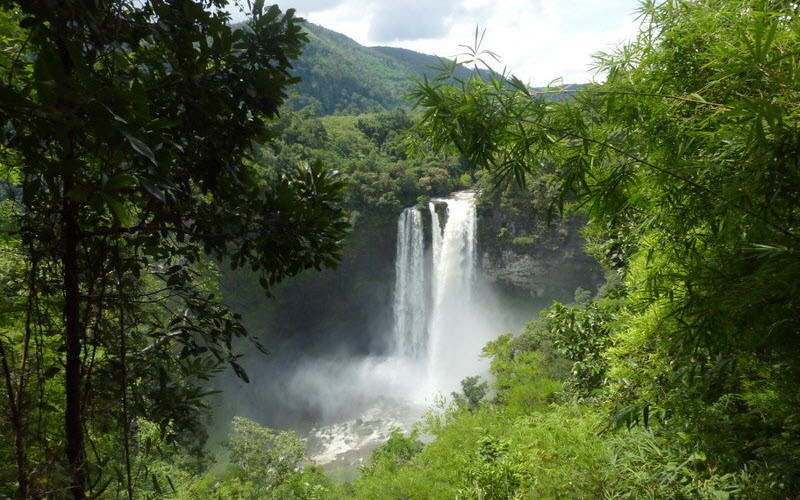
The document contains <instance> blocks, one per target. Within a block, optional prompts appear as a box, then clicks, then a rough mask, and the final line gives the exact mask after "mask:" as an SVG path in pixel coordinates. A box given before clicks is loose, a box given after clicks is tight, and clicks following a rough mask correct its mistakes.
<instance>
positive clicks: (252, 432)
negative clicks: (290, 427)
mask: <svg viewBox="0 0 800 500" xmlns="http://www.w3.org/2000/svg"><path fill="white" fill-rule="evenodd" d="M232 427H233V430H232V432H231V436H230V437H229V438H228V443H227V445H226V446H227V448H228V451H229V452H230V457H231V463H233V464H235V465H237V466H238V467H240V468H241V469H242V472H243V475H244V477H245V478H247V479H248V480H250V481H254V482H257V483H259V484H260V485H263V486H264V487H265V488H266V489H267V490H270V489H272V488H274V487H275V486H276V485H278V484H279V483H281V482H283V481H284V480H285V479H286V477H287V476H288V475H289V474H291V473H292V472H294V471H295V470H296V469H297V468H298V464H299V463H300V461H301V460H303V458H304V457H305V453H306V446H305V443H303V442H302V441H301V440H300V439H299V438H298V437H297V436H296V435H295V434H294V433H293V432H290V431H281V432H274V431H272V430H271V429H267V428H264V427H261V426H260V425H258V424H257V423H255V422H253V421H252V420H248V419H246V418H244V417H234V419H233V423H232Z"/></svg>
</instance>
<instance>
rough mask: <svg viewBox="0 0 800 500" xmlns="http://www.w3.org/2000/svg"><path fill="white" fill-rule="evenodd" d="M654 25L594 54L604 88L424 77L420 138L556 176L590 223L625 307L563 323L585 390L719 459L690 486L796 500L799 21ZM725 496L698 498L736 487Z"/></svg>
mask: <svg viewBox="0 0 800 500" xmlns="http://www.w3.org/2000/svg"><path fill="white" fill-rule="evenodd" d="M642 14H643V16H642V22H643V24H642V28H641V31H640V34H639V36H638V37H637V38H636V39H635V40H634V41H632V42H631V43H629V44H627V45H625V46H623V47H621V48H620V49H619V50H617V51H615V52H613V53H609V54H599V55H598V58H597V61H598V66H599V68H600V69H601V70H602V71H604V72H605V74H606V75H607V78H606V81H605V82H603V83H598V84H592V85H587V86H584V87H582V88H580V89H571V88H552V89H546V90H543V91H537V90H532V89H530V88H528V87H527V86H526V85H525V84H524V83H523V82H522V81H520V80H519V79H516V78H514V77H511V76H507V75H503V74H496V73H495V74H492V75H490V76H489V77H481V76H477V75H476V76H473V77H470V78H460V77H457V76H454V75H453V74H452V72H449V71H444V72H443V73H442V74H441V75H439V76H436V77H434V78H431V79H423V80H422V81H421V82H419V84H418V86H417V89H416V91H415V93H414V96H415V98H416V99H417V102H418V105H419V106H420V107H422V108H423V115H422V121H421V122H420V130H421V133H422V134H423V135H424V136H425V137H426V138H427V141H428V143H429V144H430V145H431V146H432V147H433V148H434V149H437V150H447V151H451V152H457V153H458V154H461V155H462V156H464V157H465V158H466V159H467V160H468V161H469V162H470V164H471V165H472V166H473V167H475V168H480V169H485V170H486V171H487V172H488V173H490V174H491V175H492V176H493V177H494V178H495V179H498V180H499V181H501V182H503V181H507V180H514V181H515V182H516V183H517V184H521V185H524V184H526V183H527V181H528V180H529V177H530V176H534V175H535V176H537V178H538V176H540V175H541V174H542V173H545V174H548V175H549V179H551V181H552V182H553V183H554V185H555V187H556V189H555V190H554V191H553V192H554V193H555V194H556V198H555V199H554V200H553V206H554V207H555V208H560V209H562V210H564V209H570V208H572V209H574V208H576V207H579V208H580V210H582V211H583V212H584V213H586V214H587V216H588V219H589V225H588V227H587V229H586V236H587V238H588V240H589V248H590V249H591V250H592V252H593V253H594V255H596V256H597V257H598V259H599V260H600V261H601V262H602V263H603V264H604V265H605V267H606V269H607V270H608V271H609V272H611V273H613V274H614V275H617V276H618V277H619V278H621V279H622V283H623V286H622V287H620V288H619V289H618V291H619V294H618V296H617V299H618V300H619V301H620V304H619V307H617V308H611V309H608V308H606V307H604V306H603V305H602V304H599V303H591V302H590V303H589V304H587V305H585V306H580V307H566V308H564V307H562V308H558V307H556V308H555V309H553V314H555V316H554V317H553V318H551V321H552V324H553V327H554V328H556V329H558V330H560V332H561V333H560V334H559V335H560V336H561V338H563V340H562V342H563V344H561V349H562V350H563V352H564V353H565V354H566V355H567V356H568V357H570V358H571V359H572V360H573V361H574V362H575V375H576V376H577V377H576V378H575V379H574V383H575V384H577V386H576V389H578V391H579V393H580V394H583V395H584V396H585V395H588V394H591V393H594V392H596V391H599V392H600V393H601V394H598V395H600V396H602V398H601V399H603V400H605V401H606V405H607V406H606V409H607V410H608V411H609V412H610V414H611V415H613V418H612V421H613V422H615V423H617V424H622V425H627V426H631V425H635V424H637V423H641V424H644V425H648V424H652V423H653V421H654V420H656V419H654V418H652V417H654V416H657V417H658V419H657V420H658V421H659V422H660V424H662V425H664V426H665V428H666V429H669V430H671V433H668V434H667V436H672V439H670V438H667V445H668V446H672V445H673V444H675V442H674V441H673V440H674V439H675V436H678V435H679V433H684V434H685V435H686V436H688V439H689V440H690V442H691V443H693V445H694V446H695V447H696V448H697V450H700V451H702V453H703V454H702V455H701V454H697V455H695V456H696V457H705V458H704V459H703V460H699V459H698V460H699V462H702V466H698V467H694V466H692V468H693V470H694V472H693V473H692V474H693V475H692V476H691V477H692V479H691V481H690V482H691V483H692V484H695V485H697V484H701V483H703V481H709V483H708V484H712V483H713V482H714V481H723V482H724V481H726V480H728V479H730V480H731V481H734V482H735V481H739V480H740V479H742V478H745V477H747V478H749V479H747V481H749V482H752V483H753V484H769V485H770V486H769V488H768V490H760V491H761V493H762V494H765V495H767V496H775V497H786V496H795V495H797V493H798V491H800V481H798V478H800V447H799V446H798V441H797V439H796V437H795V436H797V435H798V432H797V418H796V415H797V413H796V408H797V407H798V404H799V403H800V402H799V401H798V399H797V398H798V393H797V391H796V387H797V385H798V383H800V379H798V376H799V374H800V365H798V359H800V358H798V356H797V353H798V352H799V351H798V350H799V349H800V344H799V343H798V337H797V335H796V333H797V331H798V329H800V324H798V321H799V320H798V318H800V314H798V313H800V311H798V304H800V300H798V293H799V292H800V288H798V287H797V286H796V283H798V282H799V280H798V278H800V260H798V253H800V246H799V243H800V235H798V232H797V224H796V221H797V219H798V215H800V214H799V213H798V207H800V203H798V201H800V200H799V199H798V196H800V195H799V194H798V193H800V189H799V188H800V185H798V179H800V175H798V172H800V171H799V170H798V166H799V165H800V164H798V161H797V158H798V157H800V155H798V147H800V142H799V141H798V138H799V137H800V135H798V130H800V122H798V119H800V114H798V111H797V109H798V108H797V106H796V105H795V104H796V102H797V101H798V98H799V97H800V85H799V84H798V80H797V72H796V67H795V66H796V65H795V62H794V57H793V55H794V54H797V53H798V51H800V38H798V33H800V32H798V30H797V29H796V26H797V14H798V13H797V7H796V6H795V5H794V4H786V3H780V2H770V1H764V0H701V1H684V0H669V1H666V2H661V3H658V4H657V3H656V2H650V1H648V2H644V3H643V4H642ZM712 33H713V35H711V34H712ZM476 51H477V49H476ZM553 95H568V96H569V97H570V98H569V99H560V100H559V99H553V98H552V96H553ZM497 346H499V344H498V345H496V347H497ZM698 453H699V451H698ZM691 456H693V455H692V454H691V453H690V454H689V455H688V457H691ZM688 457H686V458H684V460H688ZM696 461H697V460H696ZM699 462H698V463H699ZM678 463H682V462H678ZM690 463H691V461H690ZM753 463H757V464H762V465H757V466H755V467H753V466H752V465H751V464H753ZM746 469H747V472H744V471H745V470H746ZM687 477H688V476H687ZM725 478H727V479H725ZM736 478H739V479H736ZM680 481H682V479H679V476H674V477H673V478H672V479H669V480H668V481H667V483H670V482H673V483H679V482H680ZM665 488H667V487H666V486H665ZM714 488H716V487H714ZM714 488H711V489H709V490H707V491H706V490H702V488H701V489H694V490H692V489H689V490H687V492H686V493H685V494H687V495H689V496H694V495H704V494H709V495H710V494H716V493H715V492H717V493H719V494H720V495H723V496H724V494H728V493H732V492H734V490H735V489H731V490H730V491H729V490H727V489H725V488H721V489H716V490H715V489H714ZM701 490H702V491H701ZM664 491H665V490H664ZM703 491H705V492H703ZM767 491H768V493H766V492H767Z"/></svg>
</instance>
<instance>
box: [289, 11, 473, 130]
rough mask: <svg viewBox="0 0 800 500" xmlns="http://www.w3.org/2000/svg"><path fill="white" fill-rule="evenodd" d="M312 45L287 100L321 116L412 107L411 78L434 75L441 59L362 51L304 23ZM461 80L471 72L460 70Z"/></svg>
mask: <svg viewBox="0 0 800 500" xmlns="http://www.w3.org/2000/svg"><path fill="white" fill-rule="evenodd" d="M303 28H304V31H305V33H306V34H307V36H308V39H309V43H308V46H307V47H306V49H305V51H304V53H303V56H302V57H300V58H299V59H298V60H297V63H296V64H295V65H294V66H295V67H294V69H293V70H292V74H293V75H294V76H297V77H298V78H300V82H299V84H298V85H297V86H296V87H295V88H296V92H295V95H293V96H292V98H291V99H290V100H289V105H290V106H291V107H292V109H294V110H301V109H303V108H311V109H313V110H314V114H315V115H317V116H327V115H332V114H337V115H359V114H364V113H383V112H387V111H388V112H391V111H392V110H394V109H397V108H406V109H407V108H408V107H410V105H409V103H408V102H407V100H406V99H405V95H406V94H407V93H408V92H409V91H410V90H411V88H412V85H413V81H412V78H413V77H417V76H422V75H423V74H426V73H434V72H435V70H434V69H432V68H433V67H435V66H437V65H438V64H439V58H437V57H436V56H431V55H427V54H421V53H419V52H414V51H411V50H405V49H397V48H394V47H364V46H362V45H359V44H358V43H356V42H355V41H353V40H351V39H350V38H348V37H346V36H344V35H342V34H340V33H336V32H334V31H331V30H328V29H325V28H323V27H322V26H318V25H315V24H312V23H304V25H303ZM456 71H457V73H458V74H460V75H464V76H466V75H468V74H469V73H470V71H469V70H468V69H466V68H464V67H459V68H457V69H456Z"/></svg>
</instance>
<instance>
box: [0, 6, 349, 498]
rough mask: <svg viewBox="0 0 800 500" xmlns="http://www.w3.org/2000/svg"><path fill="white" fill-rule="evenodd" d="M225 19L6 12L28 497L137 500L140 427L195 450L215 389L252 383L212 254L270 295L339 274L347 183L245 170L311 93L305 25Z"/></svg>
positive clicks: (22, 451)
mask: <svg viewBox="0 0 800 500" xmlns="http://www.w3.org/2000/svg"><path fill="white" fill-rule="evenodd" d="M225 4H226V1H225V0H202V1H201V0H147V1H138V0H137V1H133V0H103V1H86V0H71V1H67V2H55V1H52V2H51V1H44V2H28V1H15V0H3V1H0V9H1V10H0V14H1V15H2V23H0V28H2V29H3V30H4V32H3V33H2V38H1V41H2V43H3V44H4V46H3V50H2V51H0V52H1V54H0V66H1V67H2V72H3V74H2V82H1V83H0V121H2V123H3V124H4V125H3V131H2V146H0V152H1V153H2V160H0V172H1V175H2V181H3V185H4V187H5V188H6V191H7V193H6V195H5V196H6V203H8V206H9V207H10V208H9V210H8V211H7V216H6V217H5V218H4V220H3V227H4V230H5V232H4V240H3V241H4V244H5V245H9V246H11V247H13V251H14V252H18V253H19V254H21V255H23V256H24V262H22V263H18V262H17V263H15V265H16V268H15V270H14V271H13V272H12V273H11V274H9V275H8V277H9V279H10V281H8V282H7V284H6V285H5V287H6V289H8V290H9V291H10V294H9V295H7V296H5V297H4V298H3V300H4V308H7V310H8V311H9V312H10V315H9V316H8V317H7V319H6V318H4V325H3V327H4V330H3V332H2V336H1V337H0V358H2V362H3V363H2V369H3V376H4V379H5V384H4V389H5V399H6V402H7V405H6V406H4V411H3V419H4V420H5V421H7V422H10V423H11V424H12V425H11V426H10V427H11V428H12V434H13V435H14V438H13V443H12V444H11V448H12V449H13V450H14V453H13V455H14V456H15V457H16V458H15V461H16V473H17V478H16V487H17V489H18V495H19V496H20V497H22V498H27V497H45V496H51V495H53V494H56V493H54V492H55V491H57V490H59V489H62V488H66V489H67V490H68V491H69V492H70V494H71V495H72V496H73V497H74V498H84V497H85V496H86V495H87V494H89V493H91V494H92V495H93V496H94V495H97V494H100V493H102V491H103V490H104V489H105V488H107V487H108V485H109V484H110V483H111V482H112V481H114V479H115V478H119V477H126V478H127V479H126V481H124V482H126V483H127V490H128V491H127V493H128V496H129V497H132V495H133V492H132V486H131V471H130V460H129V455H130V448H131V447H132V446H136V445H137V443H136V442H135V440H133V439H132V434H133V433H134V429H133V426H134V425H135V424H134V422H135V417H137V416H144V417H147V418H150V419H153V420H155V421H157V422H158V423H159V424H160V426H161V429H162V432H163V433H164V434H165V435H167V436H168V437H169V436H172V438H173V439H179V438H181V436H185V434H183V433H184V431H186V430H189V431H191V433H192V434H194V435H195V437H199V434H200V433H201V426H200V425H199V420H198V419H199V417H200V411H201V409H202V398H203V395H204V394H205V392H204V390H203V389H202V385H203V380H204V379H207V378H208V377H209V376H210V375H211V374H212V373H213V371H214V370H216V369H217V368H218V367H219V366H220V364H221V363H224V362H227V363H229V364H230V365H231V366H232V367H233V368H234V369H235V370H236V371H237V373H238V374H239V375H240V376H242V377H243V378H246V375H245V374H244V372H243V371H242V370H241V368H240V367H239V366H238V364H236V355H235V354H234V352H233V350H232V341H233V339H234V338H235V337H241V336H244V335H245V331H244V328H243V327H242V325H241V324H240V322H239V318H238V316H237V315H235V314H234V313H232V312H231V311H229V310H228V309H227V308H226V307H225V305H224V303H223V302H222V300H221V299H220V298H219V297H218V294H216V293H214V290H213V286H212V284H211V283H209V282H208V281H207V280H204V276H207V270H208V269H209V266H210V265H211V264H210V263H209V261H208V260H207V258H206V256H210V257H213V258H215V259H217V260H218V261H227V262H229V263H230V265H231V266H232V267H234V268H237V267H242V266H249V267H251V268H252V269H253V270H254V271H259V272H260V273H261V274H262V278H261V281H262V285H263V286H264V287H265V288H268V287H269V286H270V285H273V284H275V283H276V282H278V281H280V280H281V279H282V278H284V277H286V276H289V275H293V274H297V273H298V272H300V271H301V270H303V269H306V268H308V267H315V268H318V269H319V268H321V267H323V266H332V265H335V264H336V262H337V261H338V258H339V242H340V240H341V239H342V238H343V236H344V234H345V231H346V229H347V223H346V220H345V218H344V213H343V212H342V210H341V209H340V208H338V206H337V203H338V201H339V197H340V194H341V192H342V190H343V189H344V184H343V183H342V182H340V181H338V180H336V179H334V178H332V177H331V176H330V175H329V174H328V173H327V171H326V170H325V169H324V168H323V167H322V166H321V165H320V164H313V165H311V166H304V167H301V168H299V169H297V170H296V171H294V172H270V171H269V170H268V169H265V168H263V167H261V166H259V165H257V164H255V163H254V162H252V161H250V160H249V159H248V158H249V152H250V148H251V146H252V145H253V144H254V143H255V142H261V141H265V140H268V139H269V138H270V136H271V134H270V132H269V129H268V127H267V122H268V120H269V119H270V118H273V117H275V116H276V115H277V113H278V109H279V107H280V106H281V104H282V103H283V101H284V99H285V98H286V95H287V94H286V87H287V86H288V85H290V84H292V83H294V82H295V81H296V79H295V78H293V77H292V76H291V75H290V73H289V70H290V68H291V59H292V58H295V57H297V56H298V55H299V54H300V50H301V46H302V43H303V42H304V41H305V36H304V35H303V34H302V31H301V28H300V25H299V21H300V20H299V19H297V18H296V17H295V16H294V12H293V11H292V10H289V11H287V12H286V13H285V14H282V13H281V12H280V10H279V9H278V8H277V7H276V6H273V7H269V8H265V7H264V2H263V0H258V1H256V2H254V5H253V8H252V18H251V19H250V21H249V23H248V26H247V27H246V28H245V27H239V28H235V27H231V26H230V24H229V15H228V14H227V13H225V10H224V7H225ZM8 283H10V285H9V284H8ZM61 398H63V399H61ZM59 399H61V401H59ZM59 416H60V417H59ZM59 419H63V420H62V421H63V431H61V432H57V431H55V430H54V429H53V426H54V425H56V422H57V421H58V420H59ZM117 422H121V424H117ZM120 427H121V428H120ZM87 440H88V441H87ZM62 442H63V454H62V453H61V452H60V451H59V448H60V446H61V445H60V443H62ZM87 449H90V450H91V455H89V454H87ZM120 456H122V457H124V458H123V459H122V460H121V462H122V465H121V467H122V469H123V472H122V473H120V472H119V470H117V471H116V472H115V471H114V467H117V466H118V465H119V461H117V462H116V463H115V462H114V461H113V460H112V461H110V459H111V458H112V457H120ZM125 469H127V470H126V471H125ZM59 477H68V478H69V480H68V482H67V483H66V484H62V483H63V482H62V480H59V479H58V478H59Z"/></svg>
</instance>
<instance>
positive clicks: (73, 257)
mask: <svg viewBox="0 0 800 500" xmlns="http://www.w3.org/2000/svg"><path fill="white" fill-rule="evenodd" d="M71 188H72V179H71V176H66V177H65V179H64V193H67V192H69V190H70V189H71ZM62 196H64V199H63V205H62V223H63V231H64V255H63V260H62V265H63V272H64V327H65V330H64V337H65V342H66V350H67V354H66V356H67V357H66V363H65V368H66V374H65V377H66V380H65V392H66V408H65V411H64V430H65V433H66V435H65V439H66V454H67V462H68V464H69V474H70V476H71V477H72V484H71V486H70V491H71V493H72V496H73V497H74V498H76V499H83V498H85V496H86V452H85V450H84V445H83V422H82V414H81V413H82V412H81V379H82V376H81V375H82V374H81V324H80V286H79V279H80V277H79V269H78V244H79V239H80V234H79V227H78V207H77V206H76V205H75V203H74V202H73V201H71V200H69V199H68V198H67V197H66V195H65V194H62Z"/></svg>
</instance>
